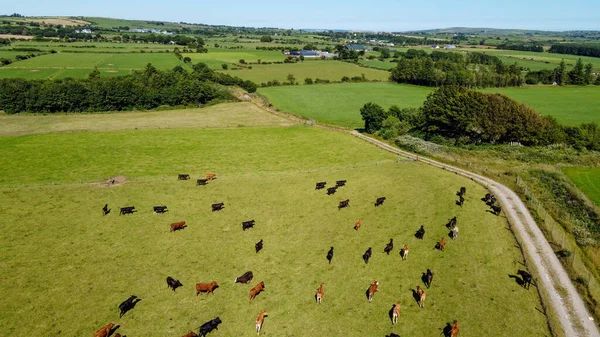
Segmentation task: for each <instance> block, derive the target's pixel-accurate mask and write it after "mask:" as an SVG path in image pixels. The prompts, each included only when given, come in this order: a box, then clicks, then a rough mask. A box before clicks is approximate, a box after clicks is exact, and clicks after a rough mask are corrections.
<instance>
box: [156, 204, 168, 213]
mask: <svg viewBox="0 0 600 337" xmlns="http://www.w3.org/2000/svg"><path fill="white" fill-rule="evenodd" d="M168 211H169V210H168V209H167V206H154V214H162V213H166V212H168Z"/></svg>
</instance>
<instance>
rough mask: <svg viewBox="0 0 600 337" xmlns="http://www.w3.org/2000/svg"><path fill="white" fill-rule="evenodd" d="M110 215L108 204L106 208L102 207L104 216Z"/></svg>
mask: <svg viewBox="0 0 600 337" xmlns="http://www.w3.org/2000/svg"><path fill="white" fill-rule="evenodd" d="M108 213H110V209H108V204H106V205H104V207H102V215H106V214H108Z"/></svg>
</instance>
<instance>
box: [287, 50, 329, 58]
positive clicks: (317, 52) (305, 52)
mask: <svg viewBox="0 0 600 337" xmlns="http://www.w3.org/2000/svg"><path fill="white" fill-rule="evenodd" d="M285 54H286V55H289V56H294V57H300V56H304V57H321V56H325V57H334V56H337V54H334V53H328V52H326V51H320V50H297V51H291V52H289V53H285Z"/></svg>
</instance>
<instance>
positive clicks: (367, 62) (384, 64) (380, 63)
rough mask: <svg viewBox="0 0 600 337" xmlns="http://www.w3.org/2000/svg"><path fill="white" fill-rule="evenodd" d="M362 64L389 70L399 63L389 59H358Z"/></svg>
mask: <svg viewBox="0 0 600 337" xmlns="http://www.w3.org/2000/svg"><path fill="white" fill-rule="evenodd" d="M358 62H359V63H360V64H364V65H366V66H369V67H375V68H379V69H383V70H389V69H392V68H395V67H396V65H398V63H396V62H389V61H379V60H361V61H358Z"/></svg>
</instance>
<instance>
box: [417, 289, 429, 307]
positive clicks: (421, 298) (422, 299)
mask: <svg viewBox="0 0 600 337" xmlns="http://www.w3.org/2000/svg"><path fill="white" fill-rule="evenodd" d="M417 296H418V297H419V308H424V307H425V299H426V298H427V294H425V290H423V288H421V287H419V286H417Z"/></svg>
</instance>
